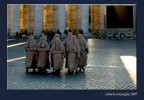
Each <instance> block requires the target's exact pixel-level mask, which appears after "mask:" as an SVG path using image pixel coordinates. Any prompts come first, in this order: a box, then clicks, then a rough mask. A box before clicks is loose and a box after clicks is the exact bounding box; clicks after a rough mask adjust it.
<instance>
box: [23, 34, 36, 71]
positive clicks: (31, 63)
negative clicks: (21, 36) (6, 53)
mask: <svg viewBox="0 0 144 100" xmlns="http://www.w3.org/2000/svg"><path fill="white" fill-rule="evenodd" d="M25 50H26V59H25V66H26V71H27V72H28V69H30V68H32V69H33V71H35V70H34V69H35V68H36V67H37V59H36V50H37V48H36V42H35V40H34V36H33V35H30V36H29V38H28V40H27V42H26V46H25Z"/></svg>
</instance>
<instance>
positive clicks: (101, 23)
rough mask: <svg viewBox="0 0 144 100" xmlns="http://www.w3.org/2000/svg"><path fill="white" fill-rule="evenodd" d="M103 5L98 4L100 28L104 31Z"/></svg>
mask: <svg viewBox="0 0 144 100" xmlns="http://www.w3.org/2000/svg"><path fill="white" fill-rule="evenodd" d="M104 10H105V5H100V30H101V32H102V31H104V20H105V19H104V12H105V11H104Z"/></svg>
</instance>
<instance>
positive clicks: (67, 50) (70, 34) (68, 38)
mask: <svg viewBox="0 0 144 100" xmlns="http://www.w3.org/2000/svg"><path fill="white" fill-rule="evenodd" d="M71 36H72V33H71V32H69V33H68V35H67V38H66V39H65V40H64V47H65V54H66V61H65V68H68V52H69V50H70V48H69V45H68V42H69V40H70V38H71Z"/></svg>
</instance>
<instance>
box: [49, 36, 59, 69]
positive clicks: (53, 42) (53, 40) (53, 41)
mask: <svg viewBox="0 0 144 100" xmlns="http://www.w3.org/2000/svg"><path fill="white" fill-rule="evenodd" d="M56 38H60V35H59V34H55V35H54V37H53V39H52V41H51V44H50V48H51V47H52V45H53V44H55V39H56ZM52 59H53V54H52V53H51V67H53V60H52Z"/></svg>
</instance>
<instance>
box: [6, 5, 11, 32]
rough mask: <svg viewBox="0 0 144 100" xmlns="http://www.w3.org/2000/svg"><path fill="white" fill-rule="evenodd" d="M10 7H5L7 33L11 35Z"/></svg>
mask: <svg viewBox="0 0 144 100" xmlns="http://www.w3.org/2000/svg"><path fill="white" fill-rule="evenodd" d="M11 9H12V5H7V33H8V34H10V33H11V26H12V10H11Z"/></svg>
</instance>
